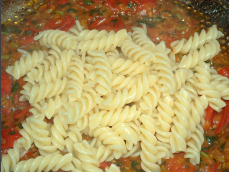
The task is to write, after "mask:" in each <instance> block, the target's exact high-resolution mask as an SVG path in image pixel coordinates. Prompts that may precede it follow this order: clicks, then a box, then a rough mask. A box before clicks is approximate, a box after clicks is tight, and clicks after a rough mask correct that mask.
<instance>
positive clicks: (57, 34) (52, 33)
mask: <svg viewBox="0 0 229 172" xmlns="http://www.w3.org/2000/svg"><path fill="white" fill-rule="evenodd" d="M34 40H39V42H40V44H41V46H46V45H49V46H51V45H58V46H61V47H63V48H65V49H67V50H69V49H76V47H77V37H76V36H74V35H72V34H68V33H67V32H65V31H61V30H45V31H43V32H40V33H39V35H37V36H35V37H34Z"/></svg>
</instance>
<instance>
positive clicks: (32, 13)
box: [29, 11, 37, 15]
mask: <svg viewBox="0 0 229 172" xmlns="http://www.w3.org/2000/svg"><path fill="white" fill-rule="evenodd" d="M36 13H37V12H36V11H33V12H31V13H29V15H34V14H36Z"/></svg>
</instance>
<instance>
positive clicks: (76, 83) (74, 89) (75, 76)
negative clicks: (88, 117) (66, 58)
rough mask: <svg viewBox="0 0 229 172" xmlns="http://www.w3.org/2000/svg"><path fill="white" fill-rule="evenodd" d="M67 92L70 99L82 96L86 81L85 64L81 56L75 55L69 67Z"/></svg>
mask: <svg viewBox="0 0 229 172" xmlns="http://www.w3.org/2000/svg"><path fill="white" fill-rule="evenodd" d="M69 72H70V73H69V74H68V82H67V86H66V94H67V95H68V98H69V100H70V101H72V100H75V99H78V98H80V97H81V94H82V90H83V83H84V64H83V62H82V60H81V59H80V57H79V56H78V57H73V58H72V62H71V66H70V68H69Z"/></svg>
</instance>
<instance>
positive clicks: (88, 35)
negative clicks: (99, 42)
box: [77, 29, 115, 41]
mask: <svg viewBox="0 0 229 172" xmlns="http://www.w3.org/2000/svg"><path fill="white" fill-rule="evenodd" d="M114 33H115V32H114V31H113V30H112V31H110V32H107V31H106V30H101V31H99V30H97V29H93V30H88V29H85V30H82V31H81V32H80V33H79V34H78V35H77V36H78V40H79V41H86V40H90V39H101V38H102V37H104V36H107V35H109V34H114Z"/></svg>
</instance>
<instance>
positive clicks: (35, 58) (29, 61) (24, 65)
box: [6, 50, 48, 79]
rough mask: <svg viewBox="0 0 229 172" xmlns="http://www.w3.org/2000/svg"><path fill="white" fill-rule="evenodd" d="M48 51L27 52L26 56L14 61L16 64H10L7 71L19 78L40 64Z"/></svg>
mask: <svg viewBox="0 0 229 172" xmlns="http://www.w3.org/2000/svg"><path fill="white" fill-rule="evenodd" d="M47 55H48V53H47V52H46V51H41V50H39V51H33V53H32V54H30V53H27V55H26V56H23V57H21V58H20V60H18V61H16V62H15V63H14V66H10V67H9V68H7V69H6V72H7V73H8V74H10V75H12V76H13V77H14V78H15V79H19V78H20V77H22V76H24V75H25V74H26V73H28V72H29V71H30V70H31V69H33V68H34V67H36V66H37V65H39V64H40V63H41V62H42V61H43V60H44V59H45V58H46V57H47Z"/></svg>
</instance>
